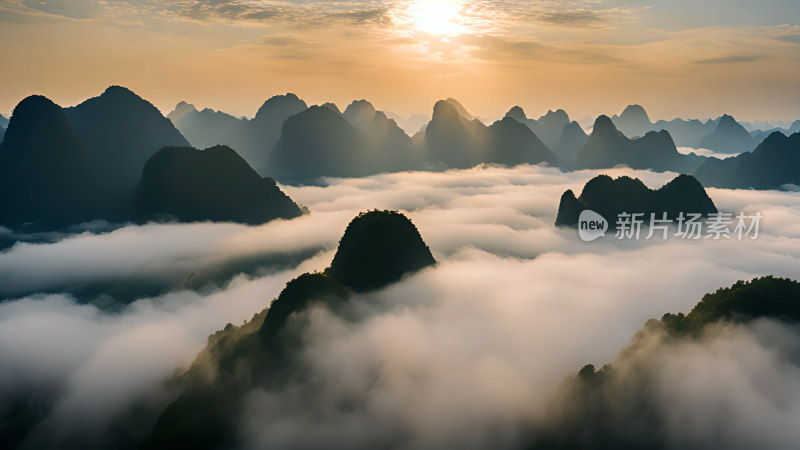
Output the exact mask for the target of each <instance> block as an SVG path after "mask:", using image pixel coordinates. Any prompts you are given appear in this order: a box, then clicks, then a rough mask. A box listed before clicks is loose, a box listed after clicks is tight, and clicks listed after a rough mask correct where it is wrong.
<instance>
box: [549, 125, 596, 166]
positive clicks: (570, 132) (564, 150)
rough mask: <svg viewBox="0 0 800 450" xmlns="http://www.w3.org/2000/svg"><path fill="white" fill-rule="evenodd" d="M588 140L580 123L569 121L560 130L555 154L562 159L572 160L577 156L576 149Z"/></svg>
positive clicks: (578, 149)
mask: <svg viewBox="0 0 800 450" xmlns="http://www.w3.org/2000/svg"><path fill="white" fill-rule="evenodd" d="M588 140H589V136H587V135H586V132H584V131H583V128H582V127H581V126H580V124H579V123H578V122H570V123H568V124H567V125H566V126H564V129H563V130H562V131H561V137H560V138H559V139H558V147H556V150H555V154H556V156H558V157H559V158H561V160H563V161H574V160H575V158H576V157H577V156H578V151H580V149H581V148H582V147H583V146H584V145H586V141H588Z"/></svg>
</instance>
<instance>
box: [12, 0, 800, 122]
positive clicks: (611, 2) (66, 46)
mask: <svg viewBox="0 0 800 450" xmlns="http://www.w3.org/2000/svg"><path fill="white" fill-rule="evenodd" d="M0 41H2V45H0V60H2V61H3V64H2V70H0V113H2V114H4V115H7V114H8V113H10V112H11V111H12V109H13V107H14V105H15V104H16V103H17V102H19V100H21V99H22V98H24V97H25V96H27V95H30V94H34V93H40V94H44V95H46V96H48V97H50V98H51V99H53V100H54V101H56V102H57V103H59V104H62V105H64V106H69V105H74V104H77V103H79V102H80V101H82V100H84V99H86V98H89V97H92V96H95V95H98V94H99V93H100V92H102V91H103V90H104V89H105V87H107V86H108V85H112V84H119V85H124V86H126V87H128V88H130V89H132V90H134V91H135V92H137V93H138V94H139V95H140V96H142V97H144V98H146V99H148V100H150V101H151V102H153V103H154V104H155V105H156V106H158V107H159V108H160V109H161V110H162V111H163V112H165V113H167V112H169V111H170V110H171V109H172V108H173V107H174V105H175V104H176V103H177V102H178V101H181V100H186V101H189V102H191V103H193V104H195V105H197V106H200V107H211V108H214V109H220V110H224V111H226V112H229V113H232V114H235V115H247V116H252V115H253V114H254V113H255V111H256V110H257V109H258V107H259V106H260V105H261V103H263V101H264V100H266V99H267V98H269V97H271V96H272V95H276V94H281V93H285V92H294V93H296V94H298V95H299V96H300V97H301V98H303V99H305V100H306V101H307V102H309V103H322V102H325V101H333V102H335V103H337V104H338V105H339V106H340V107H343V106H346V104H348V103H349V102H350V101H352V100H354V99H360V98H366V99H368V100H370V101H372V102H373V103H374V104H375V105H376V107H378V108H379V109H383V110H388V111H393V112H396V113H399V114H402V115H410V114H412V113H424V114H427V113H430V110H431V108H432V107H433V104H434V102H435V101H436V100H437V99H442V98H446V97H455V98H457V99H459V100H460V101H461V102H462V103H464V104H465V106H467V108H468V109H470V111H471V112H472V113H473V114H477V115H479V116H481V117H499V116H501V115H502V114H503V113H504V112H505V111H507V110H508V109H509V108H510V107H511V106H514V105H520V106H522V107H523V108H525V110H526V111H527V112H528V113H529V115H531V116H534V117H538V116H539V115H541V114H543V113H544V112H546V111H547V110H548V109H551V108H552V109H554V108H558V107H560V108H564V109H566V110H567V111H568V112H569V113H570V114H571V116H572V117H573V118H575V119H580V118H582V117H585V116H589V115H591V116H594V115H597V114H600V113H605V114H613V113H619V112H620V111H622V109H623V108H624V107H625V106H626V105H628V104H632V103H639V104H642V105H644V106H645V107H646V109H647V110H648V112H649V113H650V115H651V118H653V119H659V118H673V117H676V116H680V117H701V118H702V117H716V116H718V115H719V114H721V113H730V114H733V115H734V117H736V118H737V119H739V120H793V119H796V118H798V117H800V107H798V106H797V105H800V78H799V77H797V73H800V2H797V1H794V0H765V1H759V2H755V1H745V0H704V1H697V0H692V1H690V0H672V1H663V0H570V1H554V0H536V1H514V0H503V1H493V2H489V1H475V0H433V1H417V0H403V1H399V0H398V1H375V0H350V1H344V0H343V1H310V0H306V1H271V0H120V1H116V0H0Z"/></svg>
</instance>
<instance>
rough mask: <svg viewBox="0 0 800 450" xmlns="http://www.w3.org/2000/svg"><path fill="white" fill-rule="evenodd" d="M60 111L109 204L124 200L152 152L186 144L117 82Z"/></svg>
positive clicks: (156, 113) (163, 119)
mask: <svg viewBox="0 0 800 450" xmlns="http://www.w3.org/2000/svg"><path fill="white" fill-rule="evenodd" d="M64 112H65V113H66V115H67V117H68V118H69V121H70V123H71V124H72V128H73V129H74V130H75V132H76V133H77V135H78V136H79V137H80V140H81V142H83V144H84V145H85V146H86V150H87V151H88V153H89V157H90V158H91V160H92V162H93V163H94V164H95V167H96V168H97V169H98V176H99V177H100V181H102V183H103V184H104V185H105V193H106V194H107V195H108V196H109V200H108V201H109V202H110V203H112V204H113V203H119V202H120V201H123V200H122V199H125V200H127V198H128V197H129V196H130V194H131V192H133V189H134V188H135V187H136V183H137V182H138V181H139V177H140V176H141V174H142V168H143V167H144V163H145V162H146V161H147V160H148V159H149V158H150V157H151V156H153V154H155V152H157V151H158V150H159V149H161V148H162V147H164V146H168V145H177V146H186V145H189V142H187V141H186V139H184V137H183V136H182V135H181V134H180V132H178V130H177V129H175V127H174V126H173V125H172V122H170V121H169V119H167V118H166V117H164V116H163V115H161V112H160V111H159V110H158V109H157V108H156V107H155V106H153V105H152V104H150V103H149V102H148V101H146V100H143V99H142V98H141V97H139V96H137V95H136V94H134V93H133V92H131V91H130V90H128V89H126V88H123V87H120V86H111V87H109V88H108V89H106V90H105V92H103V94H101V95H100V96H99V97H94V98H91V99H89V100H86V101H85V102H83V103H81V104H80V105H78V106H74V107H72V108H65V109H64Z"/></svg>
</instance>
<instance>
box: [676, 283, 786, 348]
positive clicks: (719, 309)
mask: <svg viewBox="0 0 800 450" xmlns="http://www.w3.org/2000/svg"><path fill="white" fill-rule="evenodd" d="M762 317H769V318H774V319H779V320H783V321H787V322H796V321H798V320H800V283H798V282H796V281H793V280H790V279H787V278H776V277H773V276H766V277H762V278H755V279H753V280H752V281H737V282H736V284H734V285H733V286H731V287H728V288H720V289H718V290H717V291H716V292H714V293H710V294H706V295H704V296H703V299H702V300H701V301H700V303H698V304H697V305H696V306H695V307H694V308H693V309H692V311H691V312H690V313H689V314H686V315H684V314H683V313H679V314H665V315H664V317H662V318H661V322H663V324H664V325H665V326H666V327H667V329H668V330H669V332H670V333H674V334H696V333H698V332H700V331H702V329H703V328H704V327H705V326H707V325H709V324H711V323H715V322H718V321H720V320H729V321H735V322H745V321H750V320H754V319H758V318H762Z"/></svg>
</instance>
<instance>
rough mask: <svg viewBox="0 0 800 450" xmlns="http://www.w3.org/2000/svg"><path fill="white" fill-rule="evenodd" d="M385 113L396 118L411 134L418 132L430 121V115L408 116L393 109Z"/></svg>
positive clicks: (404, 129)
mask: <svg viewBox="0 0 800 450" xmlns="http://www.w3.org/2000/svg"><path fill="white" fill-rule="evenodd" d="M384 114H386V117H388V118H390V119H392V120H394V121H395V123H397V126H398V127H400V128H402V129H403V131H405V132H406V134H408V135H409V136H413V135H414V134H416V133H418V132H419V131H420V130H422V129H423V127H425V125H427V124H428V122H429V121H430V117H426V116H424V115H423V114H414V115H412V116H410V117H408V118H405V117H403V116H401V115H399V114H395V113H393V112H391V111H384Z"/></svg>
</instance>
